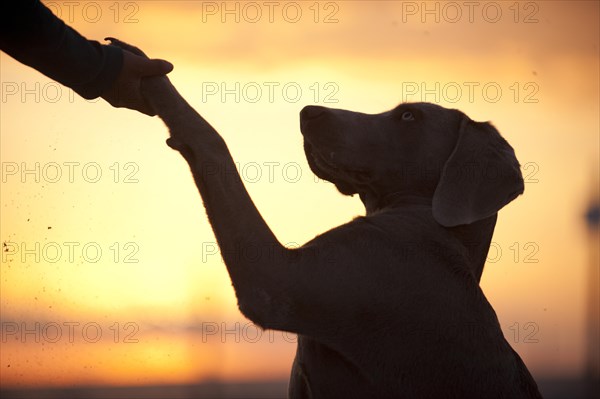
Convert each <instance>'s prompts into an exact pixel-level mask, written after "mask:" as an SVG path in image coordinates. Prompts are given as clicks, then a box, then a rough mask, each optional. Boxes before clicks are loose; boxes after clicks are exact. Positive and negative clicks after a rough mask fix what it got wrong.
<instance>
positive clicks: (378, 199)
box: [359, 191, 432, 215]
mask: <svg viewBox="0 0 600 399" xmlns="http://www.w3.org/2000/svg"><path fill="white" fill-rule="evenodd" d="M359 196H360V199H361V201H362V202H363V204H364V205H365V209H366V211H367V215H372V214H373V213H375V212H380V211H382V210H384V209H391V208H399V207H402V206H406V205H428V206H431V202H432V199H431V196H424V195H418V194H414V193H410V194H409V193H406V192H402V191H396V192H393V193H388V194H385V195H375V194H371V193H359Z"/></svg>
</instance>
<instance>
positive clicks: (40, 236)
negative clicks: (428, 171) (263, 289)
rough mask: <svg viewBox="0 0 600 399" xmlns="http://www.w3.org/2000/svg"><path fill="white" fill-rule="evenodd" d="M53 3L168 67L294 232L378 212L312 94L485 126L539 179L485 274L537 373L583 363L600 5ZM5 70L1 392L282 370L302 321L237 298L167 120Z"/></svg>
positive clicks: (300, 238)
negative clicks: (313, 151) (304, 118)
mask: <svg viewBox="0 0 600 399" xmlns="http://www.w3.org/2000/svg"><path fill="white" fill-rule="evenodd" d="M45 3H46V4H48V5H49V7H50V8H51V9H52V10H53V11H54V12H55V13H56V14H58V15H59V16H61V17H62V18H63V19H64V20H65V21H66V22H68V23H69V24H70V25H71V26H73V27H74V28H75V29H77V30H78V31H79V32H80V33H82V34H83V35H84V36H86V37H88V38H90V39H95V40H102V39H103V38H104V37H106V36H114V37H117V38H120V39H122V40H124V41H127V42H130V43H132V44H135V45H136V46H138V47H140V48H142V49H143V50H144V51H145V52H146V53H147V54H148V55H150V56H151V57H159V58H164V59H167V60H169V61H171V62H172V63H173V64H174V65H175V69H174V71H173V72H172V73H171V74H170V78H171V80H172V82H173V83H174V85H175V86H176V87H177V88H178V90H179V91H180V92H181V93H182V94H183V95H184V96H185V97H186V98H187V100H188V101H189V102H190V104H192V105H193V106H194V107H195V108H196V109H197V110H198V111H199V112H200V113H201V114H202V115H203V116H204V117H205V118H206V119H207V120H208V121H209V122H210V123H211V124H212V125H213V126H214V127H215V128H216V129H217V130H218V131H219V132H220V134H221V135H222V136H223V137H224V138H225V140H226V142H227V144H228V146H229V149H230V151H231V153H232V155H233V157H234V159H235V160H236V162H238V163H239V169H240V172H241V174H242V178H243V179H244V182H245V184H246V187H247V189H248V190H249V192H250V194H251V196H252V198H253V199H254V201H255V203H256V205H257V207H258V209H259V210H260V211H261V213H262V215H263V216H264V218H265V219H266V221H267V222H268V223H269V225H270V227H271V228H272V229H273V231H274V232H275V234H276V235H277V237H278V239H279V240H280V242H282V243H285V244H287V245H293V246H298V245H301V244H302V243H304V242H306V241H308V240H310V239H311V238H313V237H314V236H315V235H317V234H319V233H322V232H324V231H326V230H328V229H330V228H332V227H335V226H337V225H339V224H341V223H344V222H347V221H349V220H351V219H352V218H353V217H355V216H357V215H362V214H364V209H363V207H362V204H361V202H360V200H359V199H358V198H357V197H354V198H350V197H344V196H342V195H341V194H339V193H338V192H337V191H336V189H335V187H334V186H333V185H331V184H329V183H326V182H323V181H318V180H317V179H315V178H314V176H313V174H312V172H311V171H310V169H309V168H308V164H307V162H306V160H305V157H304V154H303V150H302V140H301V134H300V130H299V121H298V120H299V117H298V113H299V111H300V110H301V109H302V107H303V106H305V105H308V104H319V105H324V106H329V107H335V108H344V109H351V110H355V111H361V112H367V113H378V112H382V111H385V110H388V109H390V108H392V107H394V106H395V105H397V104H398V103H400V102H402V101H429V102H436V103H438V104H440V105H442V106H445V107H449V108H458V109H461V110H462V111H464V112H465V113H467V114H468V115H469V116H470V117H471V118H473V119H475V120H489V121H492V122H493V123H494V125H495V126H496V127H497V128H498V130H499V131H500V132H501V133H502V134H503V136H504V137H505V138H506V139H507V140H508V142H509V143H511V145H512V146H513V147H514V148H515V150H516V154H517V157H518V158H519V161H520V163H521V165H522V166H523V174H524V177H525V193H524V195H523V196H521V197H519V198H518V199H517V200H515V201H514V202H513V203H511V204H510V205H508V206H507V207H506V208H505V209H503V210H502V211H501V212H500V214H499V220H498V224H497V227H496V231H495V234H494V238H493V245H492V249H491V250H490V254H489V260H490V261H489V262H488V264H487V265H486V268H485V270H484V274H483V278H482V282H481V285H482V288H483V290H484V292H485V294H486V296H487V297H488V299H489V301H490V302H491V304H492V305H493V307H494V308H495V310H496V312H497V314H498V317H499V319H500V322H501V325H502V329H503V331H504V334H505V336H506V337H507V339H508V341H509V342H510V343H511V345H512V346H513V347H514V348H515V349H516V350H517V351H518V352H519V354H520V355H521V356H522V358H523V359H524V361H525V363H526V364H527V365H528V367H529V369H530V370H531V372H532V373H533V374H534V376H535V377H547V376H559V375H560V376H571V375H578V374H580V373H581V371H582V370H583V364H584V355H585V342H584V336H585V300H586V297H585V295H586V288H587V286H588V285H587V283H588V281H587V278H586V276H587V271H588V266H589V263H590V262H591V257H592V255H591V254H592V252H595V253H596V256H597V252H598V244H597V243H595V244H593V243H592V242H591V240H590V235H589V234H587V231H586V229H585V223H584V219H583V214H584V213H585V209H586V206H587V204H588V201H589V200H590V199H591V198H592V197H593V196H594V195H595V196H597V195H598V173H597V172H598V167H599V160H598V159H599V155H598V151H599V109H600V102H599V80H598V70H599V47H598V46H599V22H598V16H599V12H600V10H599V3H598V2H597V1H548V2H514V1H507V2H503V1H501V2H495V3H493V2H492V3H489V2H474V3H476V4H475V5H474V6H473V8H469V7H467V6H465V5H464V4H463V2H456V3H453V4H455V6H448V5H447V4H446V3H444V2H428V3H426V4H427V7H428V8H427V9H423V8H422V7H423V2H420V1H419V2H406V1H382V2H377V1H347V2H345V1H339V2H315V1H299V2H274V3H273V5H271V6H268V5H266V3H264V2H256V3H251V4H250V5H249V3H247V2H228V3H226V5H224V4H225V3H222V2H197V1H182V2H177V1H168V2H167V1H136V2H118V3H117V2H113V1H97V2H86V1H82V2H78V3H77V5H75V6H73V7H72V8H70V7H69V6H68V5H66V4H65V3H63V2H45ZM67 3H68V2H67ZM115 4H116V6H115ZM432 10H433V11H432ZM436 10H437V11H436ZM236 18H237V20H236ZM436 18H437V20H436ZM0 73H1V76H0V80H1V85H2V92H1V121H0V131H1V135H0V146H1V149H0V156H1V164H2V181H1V195H0V206H1V222H0V239H1V241H2V243H3V244H2V245H3V256H2V263H1V266H0V290H1V291H0V299H1V302H0V312H1V314H0V321H1V322H2V342H1V345H2V350H1V351H0V377H1V381H2V384H3V386H29V385H72V384H82V383H94V384H150V383H152V384H154V383H159V382H160V383H189V382H198V381H201V380H204V379H209V378H212V379H223V380H254V379H278V378H282V379H283V378H287V376H288V375H289V371H290V367H291V362H292V359H293V355H294V352H295V344H294V337H293V336H291V335H285V334H282V333H280V332H271V333H269V332H261V331H259V330H257V329H256V328H255V327H253V326H252V325H249V324H248V323H249V322H248V320H246V319H245V318H244V317H243V316H242V315H241V314H240V313H239V311H238V309H237V305H236V300H235V295H234V292H233V288H232V286H231V282H230V280H229V277H228V275H227V272H226V269H225V266H224V264H223V263H222V261H221V258H220V256H219V254H218V250H217V247H216V244H215V238H214V236H213V234H212V230H211V228H210V225H209V223H208V220H207V218H206V216H205V214H204V208H203V206H202V203H201V200H200V197H199V195H198V193H197V190H196V187H195V185H194V183H193V181H192V178H191V175H190V173H189V169H188V167H187V165H186V164H185V162H184V161H183V159H182V158H181V156H180V155H179V154H178V153H176V152H174V151H172V150H171V149H170V148H168V147H167V146H166V145H165V143H164V140H165V139H166V137H167V130H166V128H165V127H164V125H163V124H162V122H161V121H160V120H159V119H158V118H150V117H147V116H145V115H142V114H139V113H136V112H134V111H129V110H124V109H114V108H112V107H111V106H109V105H108V104H107V103H105V102H104V101H103V100H94V101H86V100H83V99H82V98H80V97H78V96H77V95H76V94H74V93H73V92H72V91H71V90H69V89H67V88H65V87H62V86H60V85H58V84H57V83H55V82H52V81H51V80H49V79H48V78H47V77H45V76H43V75H41V74H40V73H39V72H37V71H35V70H33V69H30V68H28V67H26V66H23V65H21V64H19V63H18V62H16V61H15V60H13V59H12V58H11V57H10V56H8V55H6V54H5V53H2V54H1V56H0ZM36 170H38V172H35V171H36ZM24 171H25V172H24ZM27 171H32V172H27ZM36 173H37V176H36ZM36 179H37V181H36ZM590 247H593V248H594V251H592V249H591V248H590ZM595 261H596V262H597V261H598V258H597V257H596V258H595ZM36 323H37V324H36ZM36 325H37V326H38V327H39V328H38V329H37V331H38V332H35V331H36V328H35V326H36ZM25 330H27V331H29V332H27V331H25ZM71 333H72V334H71ZM57 334H60V335H57ZM236 341H239V342H236Z"/></svg>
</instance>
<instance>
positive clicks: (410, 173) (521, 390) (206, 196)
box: [113, 40, 541, 399]
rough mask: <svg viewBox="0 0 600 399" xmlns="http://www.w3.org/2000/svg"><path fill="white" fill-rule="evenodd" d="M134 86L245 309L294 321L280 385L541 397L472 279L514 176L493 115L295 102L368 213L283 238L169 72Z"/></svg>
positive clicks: (308, 139) (516, 186)
mask: <svg viewBox="0 0 600 399" xmlns="http://www.w3.org/2000/svg"><path fill="white" fill-rule="evenodd" d="M113 44H115V45H119V46H122V47H124V48H127V49H129V50H130V51H133V52H136V53H138V54H143V53H142V52H141V51H140V50H138V49H137V48H134V47H129V45H127V44H125V43H122V42H119V41H116V40H114V43H113ZM142 89H143V91H144V96H145V98H146V100H147V101H148V103H149V105H150V106H151V107H152V108H153V109H154V110H155V112H156V113H157V114H158V115H159V116H160V118H162V120H163V121H164V122H165V123H166V125H167V126H168V128H169V129H170V135H171V137H170V138H169V139H168V140H167V143H168V145H169V146H170V147H172V148H174V149H176V150H178V151H180V152H181V154H182V155H183V157H184V158H185V159H186V161H187V162H188V163H189V165H190V168H191V172H192V175H193V177H194V179H195V182H196V185H197V186H198V189H199V191H200V194H201V196H202V199H203V201H204V206H205V208H206V213H207V214H208V218H209V220H210V223H211V224H212V227H213V230H214V233H215V236H216V238H217V241H218V244H219V246H220V247H221V253H222V255H223V258H224V261H225V264H226V265H227V270H228V271H229V275H230V277H231V280H232V282H233V286H234V288H235V292H236V296H237V300H238V305H239V308H240V310H241V312H242V313H243V314H244V315H245V316H246V317H247V318H248V319H250V320H251V321H252V322H254V323H255V324H257V325H258V326H260V327H262V328H265V329H276V330H283V331H289V332H293V333H296V334H298V348H297V353H296V359H295V360H294V364H293V366H292V373H291V381H290V385H289V397H290V398H343V399H350V398H360V399H364V398H377V399H381V398H402V399H408V398H419V399H421V398H431V399H441V398H457V399H458V398H459V399H470V398H473V399H484V398H485V399H490V398H506V399H519V398H541V395H540V393H539V391H538V388H537V385H536V383H535V381H534V379H533V378H532V376H531V375H530V373H529V371H528V370H527V368H526V366H525V365H524V363H523V361H522V360H521V358H520V357H519V355H518V354H517V353H516V352H515V351H514V350H513V349H512V348H511V346H510V345H509V344H508V342H507V341H506V339H505V338H504V336H503V334H502V331H501V328H500V325H499V323H498V319H497V317H496V314H495V312H494V310H493V309H492V307H491V305H490V304H489V302H488V301H487V299H486V297H485V295H484V294H483V292H482V290H481V288H480V287H479V279H480V277H481V273H482V271H483V265H484V263H485V259H486V255H487V252H488V249H489V245H490V241H491V238H492V233H493V230H494V226H495V223H496V215H497V212H498V210H499V209H500V208H502V207H503V206H504V205H506V204H507V203H509V202H511V201H512V200H513V199H514V198H515V197H517V196H518V195H520V194H521V193H522V192H523V188H524V187H523V179H522V175H521V171H520V166H519V163H518V161H517V159H516V157H515V154H514V151H513V149H512V148H511V147H510V145H509V144H508V143H507V142H506V141H505V140H504V139H503V138H502V137H501V136H500V134H499V133H498V131H497V130H496V129H495V128H494V127H493V126H492V125H490V124H489V123H479V122H474V121H472V120H471V119H469V118H468V117H467V116H466V115H465V114H463V113H462V112H460V111H457V110H449V109H445V108H442V107H440V106H437V105H433V104H427V103H415V104H401V105H399V106H398V107H396V108H394V109H393V110H391V111H388V112H384V113H381V114H377V115H367V114H361V113H356V112H350V111H343V110H334V109H328V108H324V107H317V106H308V107H305V108H304V109H303V110H302V111H301V114H300V127H301V131H302V134H303V136H304V148H305V152H306V156H307V158H308V163H309V165H310V167H311V169H312V170H313V172H314V173H315V174H316V175H317V176H319V177H321V178H323V179H326V180H328V181H330V182H332V183H334V184H335V185H336V187H337V188H338V190H339V191H340V192H342V193H343V194H349V195H350V194H356V193H357V194H359V196H360V198H361V200H362V201H363V203H364V204H365V207H366V216H364V217H357V218H356V219H354V220H353V221H351V222H349V223H347V224H344V225H342V226H339V227H336V228H334V229H332V230H330V231H327V232H325V233H323V234H321V235H319V236H317V237H316V238H314V239H313V240H311V241H310V242H308V243H306V244H305V245H303V246H302V247H300V248H297V249H288V248H285V247H284V246H282V245H281V244H280V243H279V242H278V241H277V239H276V238H275V236H274V235H273V233H272V232H271V230H270V229H269V227H268V226H267V224H266V222H265V221H264V220H263V218H262V217H261V215H260V213H259V212H258V210H257V209H256V207H255V206H254V203H253V202H252V200H251V199H250V196H249V195H248V192H247V191H246V189H245V188H244V185H243V183H242V180H241V179H240V176H239V175H238V173H237V172H236V168H235V165H234V162H233V160H232V158H231V155H230V154H229V151H228V149H227V146H226V145H225V142H224V140H223V139H222V138H221V136H219V134H218V133H217V132H216V131H215V130H214V129H213V128H212V127H211V126H210V125H209V124H208V123H207V122H206V121H205V120H204V119H203V118H202V117H201V116H200V115H199V114H198V113H196V111H194V109H193V108H192V107H191V106H190V105H188V103H187V102H186V101H185V100H184V99H183V98H182V97H181V96H180V95H179V93H178V92H177V91H176V90H175V88H174V87H173V86H172V85H171V83H170V82H169V80H168V79H167V78H166V77H160V78H149V79H147V80H146V81H145V82H144V83H143V84H142ZM246 249H252V250H253V253H256V254H258V256H252V257H247V256H242V254H243V253H245V250H246Z"/></svg>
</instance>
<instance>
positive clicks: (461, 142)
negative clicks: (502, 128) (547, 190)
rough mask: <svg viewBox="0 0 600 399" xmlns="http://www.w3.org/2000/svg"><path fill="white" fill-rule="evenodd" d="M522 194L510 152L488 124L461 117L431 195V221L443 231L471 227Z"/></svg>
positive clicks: (514, 162)
mask: <svg viewBox="0 0 600 399" xmlns="http://www.w3.org/2000/svg"><path fill="white" fill-rule="evenodd" d="M523 190H524V185H523V176H522V174H521V168H520V165H519V161H517V158H516V156H515V152H514V150H513V148H512V147H511V146H510V145H509V144H508V143H507V142H506V140H504V138H502V136H501V135H500V133H499V132H498V131H497V130H496V128H494V126H492V125H491V124H490V123H487V122H474V121H472V120H471V119H469V118H468V117H467V116H466V115H465V116H463V119H462V120H461V123H460V129H459V134H458V140H457V142H456V146H455V147H454V151H453V152H452V154H450V157H449V158H448V160H447V161H446V164H445V165H444V168H443V170H442V174H441V177H440V180H439V182H438V185H437V187H436V190H435V193H434V195H433V217H434V219H435V220H436V221H437V222H438V223H439V224H441V225H442V226H445V227H452V226H458V225H463V224H470V223H473V222H475V221H477V220H481V219H484V218H486V217H489V216H491V215H494V214H495V213H497V212H498V211H499V210H500V209H501V208H502V207H503V206H504V205H506V204H508V203H509V202H511V201H512V200H513V199H515V198H516V197H517V196H519V195H520V194H522V193H523Z"/></svg>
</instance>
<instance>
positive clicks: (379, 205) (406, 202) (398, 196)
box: [359, 191, 498, 281]
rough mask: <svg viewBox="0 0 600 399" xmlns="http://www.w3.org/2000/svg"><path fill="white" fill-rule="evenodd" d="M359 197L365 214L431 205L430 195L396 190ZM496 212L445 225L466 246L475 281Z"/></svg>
mask: <svg viewBox="0 0 600 399" xmlns="http://www.w3.org/2000/svg"><path fill="white" fill-rule="evenodd" d="M359 195H360V199H361V200H362V202H363V204H364V205H365V208H366V211H367V216H369V215H373V214H375V213H379V212H382V211H384V210H387V209H394V208H401V207H406V206H410V205H424V206H429V207H431V206H432V198H431V196H426V195H417V194H414V193H411V194H408V193H405V192H401V191H397V192H393V193H389V194H386V195H374V194H372V193H360V194H359ZM497 216H498V214H494V215H492V216H490V217H488V218H485V219H482V220H478V221H476V222H474V223H471V224H467V225H461V226H456V227H447V228H446V229H448V230H449V231H450V232H451V233H452V235H453V236H454V237H456V238H457V239H458V240H459V241H460V242H461V243H462V244H463V246H464V247H465V248H466V250H467V253H468V254H469V260H470V263H471V269H472V272H473V275H474V277H475V278H476V279H477V281H480V279H481V274H482V273H483V267H484V265H485V261H486V258H487V254H488V251H489V247H490V243H491V240H492V235H493V234H494V228H495V226H496V220H497Z"/></svg>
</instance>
